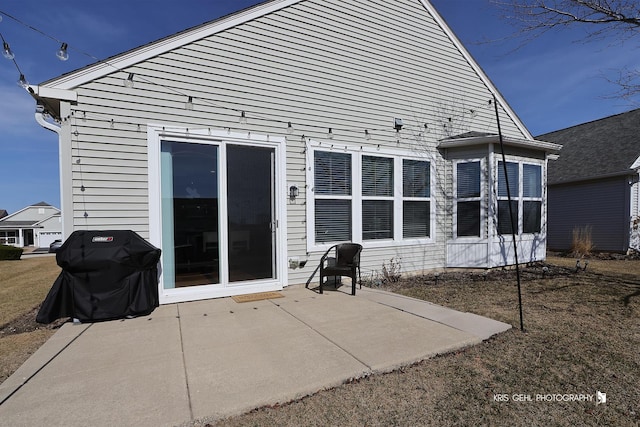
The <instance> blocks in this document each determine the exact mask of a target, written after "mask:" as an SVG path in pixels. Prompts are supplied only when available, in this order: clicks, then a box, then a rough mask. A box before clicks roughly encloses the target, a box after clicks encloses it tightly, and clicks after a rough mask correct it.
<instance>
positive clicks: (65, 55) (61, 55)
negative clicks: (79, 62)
mask: <svg viewBox="0 0 640 427" xmlns="http://www.w3.org/2000/svg"><path fill="white" fill-rule="evenodd" d="M68 47H69V46H67V44H66V43H62V46H60V49H58V51H57V52H56V56H57V57H58V59H59V60H60V61H66V60H67V59H69V52H67V48H68Z"/></svg>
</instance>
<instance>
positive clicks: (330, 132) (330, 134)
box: [327, 128, 333, 139]
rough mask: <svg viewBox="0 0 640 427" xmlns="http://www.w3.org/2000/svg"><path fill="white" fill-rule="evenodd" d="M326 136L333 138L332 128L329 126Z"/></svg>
mask: <svg viewBox="0 0 640 427" xmlns="http://www.w3.org/2000/svg"><path fill="white" fill-rule="evenodd" d="M327 138H329V139H333V129H331V128H329V132H327Z"/></svg>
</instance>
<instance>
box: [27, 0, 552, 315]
mask: <svg viewBox="0 0 640 427" xmlns="http://www.w3.org/2000/svg"><path fill="white" fill-rule="evenodd" d="M29 90H30V91H31V92H32V95H33V96H34V98H35V99H36V100H37V102H38V111H39V112H38V113H37V114H36V117H37V120H38V121H39V122H40V123H41V124H42V125H43V126H44V127H47V128H49V129H51V130H54V131H56V132H57V133H58V134H59V143H60V155H61V162H62V165H63V166H62V168H61V170H62V173H61V188H62V190H61V191H62V194H61V198H62V205H63V206H62V211H63V214H64V215H63V217H64V221H63V222H64V234H65V236H67V235H69V234H70V233H71V232H72V231H73V230H78V229H113V228H117V229H131V230H133V231H135V232H137V233H139V234H140V235H141V236H142V237H144V238H146V239H148V240H149V241H150V242H151V243H152V244H154V245H156V246H158V247H160V248H161V249H162V251H163V252H162V260H161V262H162V275H161V280H160V295H161V302H162V303H170V302H175V301H185V300H195V299H203V298H212V297H220V296H229V295H234V294H245V293H251V292H259V291H268V290H277V289H282V287H283V286H287V285H291V284H299V283H304V282H305V281H306V280H307V279H308V278H309V276H310V275H311V273H312V272H313V270H314V268H315V266H316V265H317V263H318V260H319V258H320V256H321V255H322V254H323V253H324V251H325V250H326V249H327V248H329V247H331V245H333V244H335V243H337V242H343V241H355V242H359V243H362V245H363V246H364V252H363V255H362V270H363V271H362V272H363V275H369V274H376V272H378V271H380V270H381V268H382V265H383V263H389V261H390V260H391V259H392V258H393V259H395V260H398V259H400V260H401V264H402V269H403V272H422V271H425V270H429V269H434V268H444V267H449V266H451V267H480V268H491V267H495V266H501V265H506V264H511V263H513V253H512V241H511V235H510V234H508V233H509V232H510V228H509V226H508V224H507V223H508V222H509V221H508V218H507V216H508V214H506V215H505V212H506V211H505V208H507V209H508V204H507V201H506V199H505V191H506V187H505V185H504V181H505V177H504V176H503V175H504V174H503V173H502V172H500V170H501V167H502V164H501V161H500V160H499V158H498V156H497V153H498V152H499V149H498V147H499V146H498V142H499V138H498V128H497V124H496V122H497V121H496V114H495V110H494V107H495V103H494V102H493V98H494V96H495V97H496V98H497V100H498V111H499V117H500V122H501V125H502V131H503V134H504V140H505V145H506V151H507V162H508V170H509V172H508V174H509V178H510V182H511V185H512V190H513V194H514V196H515V199H514V207H515V212H516V213H517V228H518V229H517V234H518V237H517V241H518V245H519V247H520V250H521V252H522V254H523V255H521V257H520V259H521V260H524V261H533V260H540V259H544V257H545V250H546V209H547V207H546V197H547V194H546V175H547V160H548V158H549V156H550V155H552V154H555V153H557V152H558V150H559V148H560V147H559V146H558V145H557V144H553V143H547V142H543V141H537V140H535V139H534V138H533V137H532V136H531V134H530V133H529V131H528V130H527V129H526V128H525V126H524V125H523V123H522V122H521V121H520V120H519V119H518V117H517V115H516V114H515V113H514V112H513V111H512V110H511V108H510V107H509V106H508V104H507V103H506V102H505V100H504V99H503V98H502V97H501V95H500V93H499V92H498V90H497V89H496V88H495V87H494V85H493V84H492V83H491V81H490V80H489V79H488V78H487V76H486V75H485V74H484V73H483V71H482V70H481V69H480V67H479V66H478V65H477V64H476V63H475V61H474V60H473V58H472V57H471V56H470V55H469V53H468V52H467V51H466V50H465V48H464V47H463V46H462V45H461V43H460V42H459V40H458V39H457V38H456V37H455V35H454V34H453V33H452V32H451V30H450V29H449V28H448V27H447V25H446V23H445V22H444V21H443V19H442V18H441V17H440V16H439V15H438V13H437V12H436V10H435V9H434V8H433V6H432V5H431V4H430V3H429V2H428V1H422V0H392V1H387V0H385V1H382V0H374V1H371V0H273V1H267V2H264V3H261V4H259V5H257V6H255V7H252V8H249V9H246V10H242V11H240V12H237V13H235V14H232V15H229V16H225V17H223V18H220V19H217V20H215V21H212V22H209V23H205V24H203V25H201V26H198V27H195V28H191V29H188V30H185V31H183V32H180V33H178V34H175V35H171V36H169V37H167V38H165V39H162V40H159V41H156V42H153V43H150V44H148V45H145V46H142V47H139V48H135V49H133V50H131V51H128V52H125V53H123V54H121V55H117V56H115V57H112V58H109V59H107V60H105V61H101V62H99V63H97V64H94V65H91V66H88V67H86V68H83V69H81V70H77V71H74V72H71V73H68V74H66V75H63V76H60V77H58V78H55V79H53V80H50V81H47V82H44V83H42V84H41V85H38V86H32V87H31V88H30V89H29ZM52 119H53V120H52ZM305 261H306V265H305V266H304V267H301V265H302V264H305Z"/></svg>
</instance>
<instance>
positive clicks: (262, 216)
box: [227, 145, 275, 282]
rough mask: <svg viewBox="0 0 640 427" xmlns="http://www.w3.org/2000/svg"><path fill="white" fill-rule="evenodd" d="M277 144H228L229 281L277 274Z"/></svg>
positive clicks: (240, 280)
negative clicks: (275, 220) (272, 145)
mask: <svg viewBox="0 0 640 427" xmlns="http://www.w3.org/2000/svg"><path fill="white" fill-rule="evenodd" d="M274 155H275V150H274V149H273V148H263V147H253V146H243V145H228V146H227V211H228V212H227V215H228V216H227V220H228V245H227V246H228V259H229V282H244V281H248V280H256V279H270V278H273V277H274V271H275V268H274V265H275V250H274V247H275V246H274V244H275V237H274V236H275V222H274V217H275V215H274V182H275V181H274Z"/></svg>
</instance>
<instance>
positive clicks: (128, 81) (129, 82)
mask: <svg viewBox="0 0 640 427" xmlns="http://www.w3.org/2000/svg"><path fill="white" fill-rule="evenodd" d="M133 76H134V74H133V73H129V77H127V78H126V79H124V85H125V86H126V87H128V88H132V87H133Z"/></svg>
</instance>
